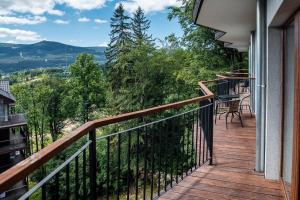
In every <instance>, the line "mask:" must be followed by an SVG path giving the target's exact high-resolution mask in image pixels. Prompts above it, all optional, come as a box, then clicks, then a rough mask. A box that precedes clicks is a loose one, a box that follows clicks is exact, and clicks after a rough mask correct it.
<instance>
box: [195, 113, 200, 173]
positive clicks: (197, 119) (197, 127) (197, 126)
mask: <svg viewBox="0 0 300 200" xmlns="http://www.w3.org/2000/svg"><path fill="white" fill-rule="evenodd" d="M196 123H197V124H196V144H195V147H196V150H195V169H196V168H197V166H198V165H197V160H198V131H199V109H197V111H196Z"/></svg>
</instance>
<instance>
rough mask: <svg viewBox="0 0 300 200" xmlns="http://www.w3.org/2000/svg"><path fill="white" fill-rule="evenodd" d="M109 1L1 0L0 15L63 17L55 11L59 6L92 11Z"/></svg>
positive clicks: (59, 12)
mask: <svg viewBox="0 0 300 200" xmlns="http://www.w3.org/2000/svg"><path fill="white" fill-rule="evenodd" d="M106 1H109V0H1V1H0V15H7V14H11V13H31V14H34V15H41V14H44V13H49V14H52V15H58V16H62V15H63V14H64V12H63V11H60V10H55V9H54V7H55V5H57V4H65V5H67V6H69V7H71V8H74V9H78V10H92V9H96V8H102V7H103V6H104V5H105V2H106Z"/></svg>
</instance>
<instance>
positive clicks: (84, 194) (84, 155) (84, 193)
mask: <svg viewBox="0 0 300 200" xmlns="http://www.w3.org/2000/svg"><path fill="white" fill-rule="evenodd" d="M82 179H83V183H82V184H83V199H86V198H87V194H86V193H87V192H86V149H84V150H83V153H82Z"/></svg>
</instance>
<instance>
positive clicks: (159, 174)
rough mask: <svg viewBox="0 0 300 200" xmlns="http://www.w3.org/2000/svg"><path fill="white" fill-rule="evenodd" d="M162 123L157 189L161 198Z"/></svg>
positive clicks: (160, 128)
mask: <svg viewBox="0 0 300 200" xmlns="http://www.w3.org/2000/svg"><path fill="white" fill-rule="evenodd" d="M161 124H162V122H160V123H159V125H160V126H159V162H158V187H157V194H158V196H160V186H161V183H160V178H161V154H162V147H161V146H162V144H161V139H162V127H161Z"/></svg>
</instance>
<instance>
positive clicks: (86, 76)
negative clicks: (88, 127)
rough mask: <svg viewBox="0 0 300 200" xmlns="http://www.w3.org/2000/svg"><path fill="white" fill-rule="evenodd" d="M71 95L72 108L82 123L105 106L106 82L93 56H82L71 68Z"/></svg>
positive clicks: (79, 56) (78, 57)
mask: <svg viewBox="0 0 300 200" xmlns="http://www.w3.org/2000/svg"><path fill="white" fill-rule="evenodd" d="M69 70H70V77H69V94H70V95H71V98H69V100H72V101H73V102H70V104H71V105H73V106H75V105H77V107H76V106H75V107H73V108H71V110H75V111H77V112H78V114H79V117H80V119H81V121H83V122H87V121H88V120H89V119H90V118H91V113H92V112H93V111H95V110H97V109H99V108H101V107H102V106H103V105H104V102H105V92H104V91H105V89H104V88H105V85H104V84H105V81H104V77H103V74H102V72H101V70H100V68H99V66H98V65H97V64H96V63H95V62H94V57H93V55H89V54H80V55H78V56H77V59H76V62H75V63H74V64H72V65H71V66H70V69H69Z"/></svg>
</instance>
